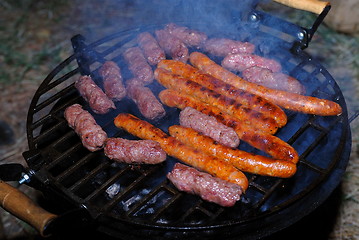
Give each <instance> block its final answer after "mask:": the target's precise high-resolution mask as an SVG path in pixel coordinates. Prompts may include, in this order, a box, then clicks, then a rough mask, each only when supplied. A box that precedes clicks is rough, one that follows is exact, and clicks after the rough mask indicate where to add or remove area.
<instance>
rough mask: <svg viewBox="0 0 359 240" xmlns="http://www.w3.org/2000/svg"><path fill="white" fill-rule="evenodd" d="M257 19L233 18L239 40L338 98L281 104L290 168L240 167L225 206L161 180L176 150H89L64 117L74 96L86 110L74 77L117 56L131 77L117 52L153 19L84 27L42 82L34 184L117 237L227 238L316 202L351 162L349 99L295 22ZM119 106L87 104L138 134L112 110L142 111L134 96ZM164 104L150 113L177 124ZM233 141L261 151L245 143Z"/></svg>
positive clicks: (32, 140) (107, 124) (287, 218)
mask: <svg viewBox="0 0 359 240" xmlns="http://www.w3.org/2000/svg"><path fill="white" fill-rule="evenodd" d="M257 16H258V15H257ZM262 19H264V20H263V21H261V22H258V21H255V22H253V21H250V22H248V23H245V24H237V25H236V27H235V29H236V31H237V32H238V34H236V36H235V37H236V39H238V40H241V41H249V42H253V43H258V44H257V46H258V48H257V52H256V54H258V55H264V56H270V57H271V58H274V59H276V60H277V61H279V62H280V63H281V64H282V66H283V71H285V72H286V73H288V74H289V75H291V76H293V77H295V78H297V79H298V80H300V81H301V82H302V84H304V85H305V86H306V88H307V94H308V95H312V96H315V97H319V98H325V99H329V100H332V101H335V102H337V103H339V104H340V105H341V107H342V108H343V113H342V114H341V115H340V116H330V117H321V116H314V115H305V114H301V113H296V112H289V111H287V112H286V113H287V115H288V124H287V125H286V126H285V127H283V128H282V129H280V130H279V131H278V133H277V134H276V136H278V137H280V138H281V139H283V140H284V141H286V142H288V143H289V144H291V145H292V146H293V147H294V148H295V149H296V150H297V152H298V153H299V155H300V162H299V164H298V171H297V173H296V174H295V176H294V177H292V178H290V179H279V178H272V177H263V176H258V175H253V174H246V175H247V176H248V180H249V188H248V190H247V192H246V193H245V194H244V195H243V196H242V199H241V200H240V201H239V202H238V203H237V204H236V205H235V206H234V207H231V208H224V207H220V206H218V205H215V204H212V203H208V202H205V201H203V200H201V199H200V198H199V197H197V196H194V195H189V194H185V193H182V192H179V191H178V190H176V188H175V187H174V186H173V185H172V184H171V183H170V182H169V181H168V180H167V179H166V174H167V172H168V171H170V170H171V169H172V167H173V165H174V163H175V162H176V161H177V160H176V159H173V158H168V159H167V161H166V162H164V163H162V164H159V165H155V166H146V165H141V166H131V165H127V164H120V163H114V162H113V161H111V160H109V159H108V158H107V157H105V156H104V154H103V151H99V152H95V153H90V152H89V151H87V150H86V149H85V148H84V147H83V146H82V144H81V142H80V139H79V138H78V137H77V135H76V134H75V132H74V131H73V130H72V129H70V127H68V125H67V123H66V121H65V119H64V117H63V113H64V109H65V108H66V107H68V106H70V105H72V104H74V103H80V104H81V105H83V106H84V107H85V108H86V109H87V110H89V111H90V112H91V110H90V109H89V108H88V106H87V104H86V102H84V101H83V99H82V98H81V97H80V96H79V94H78V92H77V90H76V89H75V87H74V84H73V83H74V81H75V80H77V78H78V77H79V76H80V74H91V76H92V77H93V79H94V80H95V82H97V83H98V84H99V86H101V78H100V77H99V75H98V73H97V70H98V68H99V67H100V66H101V65H102V64H103V63H104V62H105V61H106V60H112V61H115V62H116V63H117V64H118V65H119V66H120V68H121V70H122V69H123V71H122V72H123V76H124V79H129V77H130V73H129V71H128V70H127V66H126V65H125V63H124V61H123V59H122V53H123V51H124V50H125V49H126V48H128V47H132V46H134V45H135V44H136V41H135V39H136V36H137V35H138V33H141V32H144V31H149V32H153V31H154V30H156V29H159V28H162V27H163V26H162V25H156V26H146V27H141V28H137V29H131V30H126V31H122V32H118V33H115V34H113V35H110V36H108V37H105V38H103V39H101V40H99V41H97V42H94V43H91V44H87V43H86V40H85V39H84V38H83V37H82V36H75V37H74V38H73V39H72V43H73V46H74V51H75V53H74V54H73V55H72V56H70V57H69V58H68V59H66V60H65V61H64V62H62V63H61V64H60V65H59V66H58V67H57V68H55V69H54V70H53V71H52V72H51V73H50V74H49V75H48V77H47V78H46V79H45V80H44V81H43V83H42V84H41V86H40V87H39V89H38V90H37V92H36V94H35V96H34V98H33V101H32V103H31V106H30V110H29V114H28V124H27V131H28V141H29V148H30V151H29V152H28V153H30V154H28V155H30V157H27V162H28V164H29V166H30V168H31V169H32V170H33V172H34V176H33V178H35V179H36V180H38V181H39V182H41V187H39V188H40V189H41V190H42V191H47V192H49V193H50V195H49V198H53V200H54V201H60V200H59V199H58V197H59V196H61V197H60V198H61V199H62V200H64V202H66V203H69V205H70V206H72V207H75V208H85V209H86V210H87V211H88V212H89V213H90V215H91V217H92V218H93V219H95V220H96V224H97V227H98V229H99V230H100V231H104V232H106V233H107V234H110V235H113V236H116V237H125V236H128V235H131V236H133V237H138V238H141V237H142V238H143V236H148V235H149V234H150V235H151V236H154V237H157V238H156V239H162V238H163V239H168V238H174V237H180V238H181V239H185V238H197V237H198V238H203V237H204V236H216V235H218V236H221V237H223V236H226V237H227V238H228V239H230V238H231V237H235V236H237V235H240V236H241V237H242V238H248V239H250V238H258V237H262V236H265V235H268V234H270V233H273V232H275V231H278V230H280V229H282V228H285V227H287V226H289V225H291V224H292V223H294V222H296V221H297V220H299V219H300V218H302V217H303V216H305V215H306V214H308V213H310V212H311V211H312V210H314V209H315V208H316V207H317V206H318V205H320V204H321V203H322V202H323V201H324V200H325V199H326V198H327V197H328V196H329V194H330V193H331V192H332V191H333V190H334V188H335V187H336V186H337V185H338V183H339V181H340V178H341V176H342V174H343V173H344V171H345V168H346V165H347V162H348V158H349V153H350V149H351V134H350V128H349V123H348V116H347V111H346V104H345V100H344V97H343V95H342V93H341V91H340V89H339V87H338V86H337V84H336V83H335V81H334V79H333V78H332V77H331V75H330V74H329V73H328V72H327V71H326V69H325V68H324V67H323V66H322V65H320V63H318V62H317V61H316V60H314V59H312V58H311V57H310V56H309V55H307V54H306V53H305V52H304V51H303V50H301V49H300V48H293V45H296V44H293V42H295V41H296V40H297V39H296V37H293V34H292V32H294V30H293V28H292V25H288V28H287V29H288V32H286V31H284V30H283V29H281V32H280V33H281V34H277V33H278V30H277V29H274V28H270V27H269V26H274V25H271V24H272V22H271V21H269V20H268V19H265V18H263V17H262ZM270 19H273V18H270ZM275 20H276V19H275ZM276 21H277V20H276ZM180 24H182V23H180ZM187 26H190V27H191V28H193V29H197V30H200V31H203V32H206V33H207V34H208V35H209V36H210V37H232V38H233V34H234V33H233V31H230V34H227V33H228V32H226V33H223V29H221V28H218V29H216V28H215V29H212V28H211V29H209V27H204V26H203V25H202V24H196V23H191V24H190V25H189V24H187ZM296 28H297V29H298V30H300V29H299V28H298V27H296ZM244 30H245V34H243V32H244ZM254 33H255V34H254ZM263 39H269V41H270V43H271V44H263V42H262V40H263ZM267 43H268V42H267ZM215 60H216V59H215ZM150 88H151V89H152V90H153V91H154V92H155V94H157V93H158V92H159V91H160V90H162V89H163V88H162V87H161V86H160V85H159V84H158V83H153V84H152V85H151V86H150ZM116 107H117V109H116V110H114V111H111V112H110V113H108V114H106V115H96V114H94V113H93V112H91V113H93V116H94V117H95V119H96V121H97V123H99V124H100V125H101V126H102V128H103V129H104V130H105V131H106V132H107V134H108V136H109V137H123V138H129V139H134V137H133V136H131V135H129V134H127V133H125V132H123V131H121V130H119V129H117V128H116V127H115V126H114V124H113V119H114V118H115V117H116V116H117V114H118V113H120V112H128V113H131V114H134V115H136V116H139V117H141V114H140V113H139V111H138V110H137V107H136V106H135V105H134V103H133V102H132V101H130V100H122V101H121V102H118V103H116ZM166 111H167V115H166V117H165V118H163V119H161V120H159V121H156V122H151V123H152V124H154V125H155V126H157V127H159V128H161V129H162V130H164V131H165V132H167V128H168V127H169V126H171V125H174V124H178V113H179V110H177V109H174V108H166ZM239 148H240V149H242V150H245V151H248V152H253V153H257V154H264V153H262V152H260V151H258V150H256V149H254V148H252V147H251V146H249V145H247V144H246V143H244V142H242V143H241V145H240V147H239ZM66 207H68V205H66ZM66 207H65V208H66Z"/></svg>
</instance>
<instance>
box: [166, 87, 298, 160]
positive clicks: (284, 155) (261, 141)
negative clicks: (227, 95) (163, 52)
mask: <svg viewBox="0 0 359 240" xmlns="http://www.w3.org/2000/svg"><path fill="white" fill-rule="evenodd" d="M159 98H160V100H161V101H162V103H163V104H165V105H167V106H169V107H177V108H180V109H183V108H185V107H192V108H194V109H196V110H197V111H200V112H202V113H204V114H207V115H209V116H213V117H215V118H216V119H217V121H219V122H221V123H223V124H224V125H226V126H228V127H231V128H233V129H234V131H236V133H237V135H238V137H239V138H240V139H241V140H243V141H245V142H247V143H248V144H250V145H251V146H253V147H255V148H257V149H259V150H261V151H263V152H265V153H267V154H269V155H270V156H272V157H273V158H275V159H282V160H286V161H291V162H293V163H297V162H298V160H299V156H298V153H297V152H296V151H295V149H294V148H293V147H292V146H290V145H289V144H288V143H286V142H284V141H282V140H281V139H280V138H278V137H276V136H273V135H271V134H268V133H265V132H262V131H257V130H254V129H253V127H252V126H249V125H247V124H243V123H242V122H240V121H239V120H238V119H236V118H234V117H232V116H230V115H228V114H226V113H224V112H222V111H221V110H220V109H218V108H216V107H213V106H210V105H209V104H205V103H203V102H201V101H199V100H197V99H195V98H193V97H191V96H188V95H185V94H182V93H178V92H176V91H174V90H170V89H167V90H163V91H162V92H160V94H159Z"/></svg>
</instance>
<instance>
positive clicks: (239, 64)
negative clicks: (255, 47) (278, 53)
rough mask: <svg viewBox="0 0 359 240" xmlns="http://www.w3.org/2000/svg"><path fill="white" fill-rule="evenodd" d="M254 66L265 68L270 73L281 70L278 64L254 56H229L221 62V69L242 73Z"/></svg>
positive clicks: (238, 54) (241, 54) (271, 60)
mask: <svg viewBox="0 0 359 240" xmlns="http://www.w3.org/2000/svg"><path fill="white" fill-rule="evenodd" d="M254 66H257V67H261V68H267V69H269V70H271V71H272V72H280V71H281V70H282V66H281V65H280V63H279V62H277V61H275V60H273V59H268V58H264V57H261V56H258V55H254V54H243V53H237V54H229V55H227V56H226V57H225V58H224V59H223V60H222V67H224V68H227V69H229V70H231V71H243V70H245V69H247V68H250V67H254Z"/></svg>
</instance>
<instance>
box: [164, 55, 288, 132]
mask: <svg viewBox="0 0 359 240" xmlns="http://www.w3.org/2000/svg"><path fill="white" fill-rule="evenodd" d="M157 67H158V68H163V69H166V70H169V71H171V72H172V73H174V74H177V75H181V76H183V77H185V78H189V79H191V80H192V81H194V82H196V83H198V84H201V85H203V86H205V87H207V88H209V89H211V90H214V91H216V92H218V93H220V94H222V95H224V96H227V97H229V98H233V99H235V100H236V101H237V102H239V103H241V104H243V105H244V106H248V107H250V108H251V109H253V110H255V111H258V112H260V113H263V114H264V115H265V116H267V117H271V118H274V120H276V122H277V123H278V125H279V127H282V126H284V125H285V124H286V123H287V116H286V114H285V113H284V111H283V110H282V109H281V108H280V107H278V106H277V105H275V104H273V103H271V102H269V101H267V100H266V99H264V98H262V97H259V96H257V95H254V94H252V93H249V92H247V91H243V90H241V89H238V88H236V87H234V86H232V85H230V84H227V83H225V82H223V81H222V80H219V79H217V78H214V77H212V76H211V75H208V74H204V73H202V72H201V71H199V70H198V69H197V68H195V67H192V66H191V65H189V64H185V63H182V62H179V61H174V60H163V61H161V62H160V63H159V64H158V65H157Z"/></svg>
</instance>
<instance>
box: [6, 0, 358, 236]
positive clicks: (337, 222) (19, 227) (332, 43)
mask: <svg viewBox="0 0 359 240" xmlns="http://www.w3.org/2000/svg"><path fill="white" fill-rule="evenodd" d="M149 2H150V3H151V4H159V3H160V2H161V1H159V0H155V1H141V0H134V1H127V0H122V1H121V0H104V1H95V0H89V1H79V0H72V1H69V0H58V1H46V0H38V1H35V0H18V1H11V0H0V99H1V105H0V164H4V163H12V162H15V163H21V164H23V165H25V166H26V162H25V161H24V159H23V157H22V155H21V154H22V152H24V151H25V150H27V139H26V132H25V128H26V114H27V111H28V107H29V104H30V101H31V99H32V96H33V95H34V93H35V91H36V89H37V88H38V86H39V85H40V83H41V82H42V80H43V79H44V78H45V77H46V76H47V74H49V72H50V71H51V70H52V69H53V68H54V67H55V66H57V65H58V64H59V63H61V62H62V61H63V60H64V59H66V58H67V57H68V56H70V55H71V54H72V47H71V42H70V38H71V37H72V36H74V35H76V34H82V35H84V36H85V37H86V39H87V40H88V41H89V42H91V41H94V40H97V39H100V38H102V37H104V36H106V35H108V34H110V33H113V32H117V31H120V30H123V29H126V28H130V27H131V26H136V25H138V24H141V23H144V22H146V21H147V20H146V17H145V15H146V14H143V12H144V10H146V8H144V6H145V5H144V4H148V3H149ZM163 2H167V1H162V3H163ZM209 2H211V1H209ZM235 2H236V1H233V0H231V1H228V2H227V4H228V3H230V4H233V5H232V6H233V8H235V7H239V6H238V4H234V3H235ZM267 2H268V1H267ZM268 5H269V6H268ZM263 8H264V9H265V10H266V11H269V12H272V13H273V14H275V15H278V16H280V17H283V18H286V19H288V20H289V21H291V22H294V23H296V24H299V25H300V26H305V27H307V26H311V24H312V23H313V21H314V20H315V16H314V15H312V14H309V13H306V12H303V11H298V10H293V9H290V8H287V7H283V6H281V5H279V4H275V3H270V4H267V3H266V4H265V5H263ZM161 18H162V16H160V15H156V16H153V18H152V21H154V22H156V21H161ZM306 51H307V52H309V53H310V55H312V56H313V58H315V59H317V60H319V61H320V62H321V63H322V64H323V65H324V67H326V68H327V69H328V71H329V72H330V73H331V74H332V75H333V77H334V79H335V80H336V81H337V82H338V84H339V86H340V87H341V89H342V91H343V93H344V96H345V98H346V101H347V105H348V111H349V116H352V115H353V114H355V112H356V111H358V110H359V36H358V34H344V33H340V32H337V31H335V30H334V29H331V28H330V27H328V26H326V25H325V24H322V25H321V26H320V28H319V30H318V32H317V33H316V34H315V36H314V38H313V40H312V42H311V43H310V46H309V48H308V49H307V50H306ZM351 128H352V138H353V143H352V154H351V157H350V161H349V165H348V168H347V172H346V173H345V175H344V177H343V179H342V183H341V185H340V187H339V189H338V190H337V191H336V194H337V195H336V196H339V197H336V199H339V205H338V208H336V209H331V208H327V209H325V211H335V214H334V216H335V219H334V220H333V224H332V225H331V226H330V229H329V230H328V231H329V236H328V239H335V240H339V239H359V150H358V145H359V131H358V130H359V120H358V118H357V119H355V120H353V121H352V123H351ZM11 184H13V185H14V186H16V187H19V188H20V190H21V191H24V192H25V193H27V194H28V195H29V196H31V197H32V198H34V199H35V200H36V198H37V196H38V193H37V192H36V191H35V190H33V189H31V188H28V187H27V186H26V185H21V186H18V184H17V183H11ZM31 238H38V235H37V233H36V232H35V231H34V230H33V229H32V228H31V227H30V226H28V225H27V224H26V223H24V222H22V221H21V220H19V219H17V218H15V217H13V216H11V215H10V214H8V213H7V212H5V211H3V210H2V209H0V239H31Z"/></svg>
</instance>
